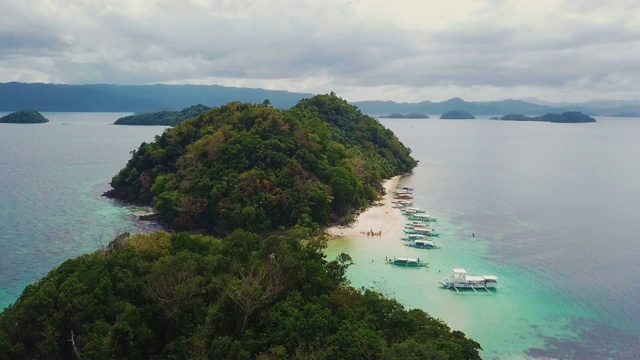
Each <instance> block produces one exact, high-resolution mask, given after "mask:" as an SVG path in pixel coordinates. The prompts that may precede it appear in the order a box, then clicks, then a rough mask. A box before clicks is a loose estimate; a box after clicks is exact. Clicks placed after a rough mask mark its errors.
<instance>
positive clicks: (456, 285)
mask: <svg viewBox="0 0 640 360" xmlns="http://www.w3.org/2000/svg"><path fill="white" fill-rule="evenodd" d="M439 283H440V284H441V285H442V286H443V287H445V288H447V289H454V290H455V291H456V292H460V290H459V289H472V290H473V291H475V292H477V291H476V289H485V290H486V291H488V292H491V290H489V288H493V287H495V286H496V285H497V284H498V277H497V276H495V275H467V272H466V270H465V269H453V273H452V274H451V275H449V276H448V277H446V278H444V279H442V280H440V281H439Z"/></svg>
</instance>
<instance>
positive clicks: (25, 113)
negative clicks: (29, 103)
mask: <svg viewBox="0 0 640 360" xmlns="http://www.w3.org/2000/svg"><path fill="white" fill-rule="evenodd" d="M46 122H49V119H47V118H45V117H44V116H42V114H40V113H39V112H37V111H35V110H20V111H16V112H13V113H11V114H8V115H5V116H3V117H0V123H12V124H42V123H46Z"/></svg>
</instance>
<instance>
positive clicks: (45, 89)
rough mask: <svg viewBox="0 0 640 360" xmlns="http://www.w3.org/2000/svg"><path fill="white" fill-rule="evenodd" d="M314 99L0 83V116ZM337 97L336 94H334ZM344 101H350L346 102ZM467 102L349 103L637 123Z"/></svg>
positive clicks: (597, 110)
mask: <svg viewBox="0 0 640 360" xmlns="http://www.w3.org/2000/svg"><path fill="white" fill-rule="evenodd" d="M314 95H315V94H310V93H294V92H289V91H278V90H265V89H254V88H236V87H226V86H220V85H109V84H92V85H64V84H42V83H18V82H10V83H0V111H18V110H27V109H29V110H36V111H105V112H157V111H163V110H170V111H178V110H181V109H184V108H187V107H190V106H193V105H196V104H203V105H206V106H209V107H214V106H220V105H223V104H226V103H228V102H230V101H242V102H252V103H261V102H263V101H264V100H267V99H268V100H269V101H270V102H271V104H272V105H273V106H274V107H277V108H282V109H286V108H289V107H291V106H293V105H295V104H296V103H297V102H298V101H299V100H301V99H303V98H310V97H312V96H314ZM338 95H339V94H338ZM346 100H348V99H346ZM526 100H527V101H524V100H501V101H489V102H469V101H465V100H462V99H460V98H453V99H449V100H446V101H442V102H431V101H422V102H417V103H404V102H403V103H398V102H394V101H380V100H370V101H355V102H350V103H351V104H353V105H355V106H357V107H358V108H359V109H360V110H361V111H362V112H364V113H366V114H369V115H374V116H375V115H386V114H391V113H398V114H411V113H422V114H432V115H439V114H443V113H445V112H447V111H449V110H463V111H467V112H469V113H471V114H473V115H504V114H525V115H542V114H547V113H563V112H567V111H580V112H583V113H585V114H587V115H590V116H598V115H599V116H637V117H640V101H621V100H591V101H587V102H582V103H550V102H545V101H541V100H538V99H526Z"/></svg>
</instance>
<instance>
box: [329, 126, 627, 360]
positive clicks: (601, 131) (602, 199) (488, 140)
mask: <svg viewBox="0 0 640 360" xmlns="http://www.w3.org/2000/svg"><path fill="white" fill-rule="evenodd" d="M597 120H598V122H597V123H589V124H554V123H545V122H509V121H495V120H488V117H486V118H484V119H477V120H440V119H437V117H432V118H431V119H426V120H410V119H381V123H382V124H383V125H385V126H386V127H388V128H390V129H391V130H392V131H394V133H395V134H396V135H397V136H398V137H399V138H400V140H401V141H402V142H403V143H404V144H405V145H406V146H408V147H410V148H411V149H412V156H414V157H415V158H416V159H418V160H419V161H420V163H419V165H418V167H417V168H415V169H414V171H413V173H412V174H410V175H409V176H407V177H405V178H404V179H403V180H401V182H400V185H408V186H411V187H414V188H415V189H416V190H415V191H414V202H415V206H418V207H422V208H423V209H426V210H427V212H429V213H431V214H432V215H433V216H436V217H438V218H439V219H438V221H437V222H436V223H434V225H433V227H434V228H435V229H436V230H437V231H439V232H440V233H442V235H441V236H440V237H439V238H436V241H437V242H438V243H439V244H440V245H441V246H442V248H441V249H437V250H420V249H413V248H407V247H405V246H403V244H402V241H400V240H398V239H397V237H399V235H396V237H395V238H387V239H383V240H381V241H378V242H377V243H376V240H375V239H372V240H369V239H367V240H366V241H363V240H347V241H335V242H332V243H331V244H330V245H329V248H328V249H327V254H328V256H329V257H330V258H332V257H334V256H335V255H336V254H339V253H340V252H347V253H349V254H351V255H352V257H354V260H355V262H356V265H354V266H353V267H352V268H351V269H350V270H349V272H348V274H347V276H348V278H349V279H350V280H351V281H352V284H353V285H354V286H357V287H369V288H374V289H377V290H380V291H382V292H383V293H386V294H389V295H391V296H394V297H396V298H397V299H398V300H399V301H400V302H402V303H403V304H405V305H406V306H407V307H410V308H420V309H423V310H425V311H427V312H428V313H430V314H431V315H432V316H434V317H436V318H440V319H442V320H444V321H445V322H446V323H448V324H449V325H450V326H451V327H452V328H454V329H457V330H461V331H463V332H465V333H466V334H467V335H468V336H470V337H471V338H473V339H475V340H477V341H479V342H480V343H481V345H482V346H483V349H484V350H483V352H482V356H483V357H484V358H488V359H491V358H494V359H527V358H540V359H638V358H640V282H635V279H634V276H635V275H636V274H638V273H639V271H640V261H639V260H640V241H639V237H638V233H639V231H640V229H639V227H638V222H637V220H636V219H635V218H636V216H637V215H638V214H640V186H639V184H640V162H639V161H637V160H636V157H637V154H640V142H639V141H638V134H640V119H638V118H607V117H598V118H597ZM385 256H388V257H392V256H411V257H421V259H422V260H423V261H427V262H429V266H428V267H427V268H426V269H406V268H397V267H393V266H391V265H388V264H386V263H385V262H384V261H382V260H383V259H384V258H385ZM453 268H464V269H466V270H467V272H468V273H469V274H477V275H480V274H487V275H496V276H498V278H499V285H498V289H497V290H496V291H494V292H493V293H491V294H489V293H486V292H484V293H478V294H476V293H473V292H468V291H467V292H464V293H462V294H458V293H456V292H455V291H453V290H448V289H443V288H441V287H440V286H439V285H438V283H437V281H438V280H439V279H441V278H444V277H446V276H448V275H449V274H450V273H451V271H452V269H453Z"/></svg>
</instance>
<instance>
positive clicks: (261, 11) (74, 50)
mask: <svg viewBox="0 0 640 360" xmlns="http://www.w3.org/2000/svg"><path fill="white" fill-rule="evenodd" d="M0 14H2V21H1V22H0V82H9V81H20V82H47V83H68V84H89V83H110V84H157V83H165V84H220V85H226V86H242V87H261V88H266V89H274V90H276V89H277V90H289V91H296V92H297V91H300V92H309V93H328V92H331V91H334V92H335V93H336V94H338V95H339V96H341V97H342V98H344V99H346V100H349V101H359V100H374V99H376V100H394V101H406V102H415V101H424V100H431V101H442V100H446V99H449V98H452V97H461V98H463V99H465V100H469V101H488V100H499V99H507V98H516V99H522V98H529V97H535V98H538V99H543V100H547V101H554V102H560V101H585V100H589V99H620V100H637V99H640V94H639V92H638V90H639V88H640V85H639V84H640V2H638V1H637V0H628V1H624V0H608V1H602V0H269V1H267V0H16V1H13V0H0Z"/></svg>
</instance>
